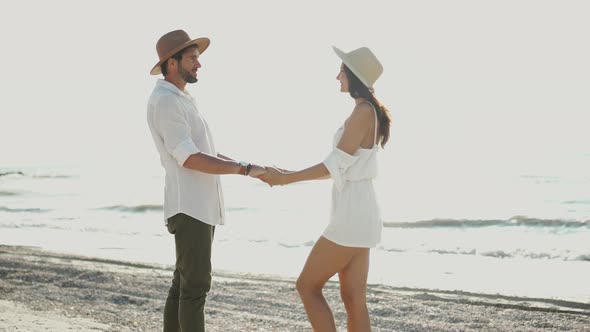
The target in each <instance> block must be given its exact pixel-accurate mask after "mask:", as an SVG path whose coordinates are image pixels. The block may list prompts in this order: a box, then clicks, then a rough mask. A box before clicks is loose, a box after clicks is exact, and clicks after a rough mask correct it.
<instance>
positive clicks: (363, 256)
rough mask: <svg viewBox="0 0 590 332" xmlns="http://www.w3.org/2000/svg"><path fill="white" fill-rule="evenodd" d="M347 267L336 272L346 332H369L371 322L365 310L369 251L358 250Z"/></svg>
mask: <svg viewBox="0 0 590 332" xmlns="http://www.w3.org/2000/svg"><path fill="white" fill-rule="evenodd" d="M359 250H361V251H360V252H357V254H356V255H354V256H353V257H352V259H351V260H350V262H349V263H348V265H346V266H345V267H344V269H342V270H341V271H340V272H338V277H339V278H340V295H341V296H342V302H344V307H345V308H346V314H347V327H348V332H369V331H371V321H370V319H369V310H368V309H367V275H368V274H369V249H368V248H364V249H360V248H359Z"/></svg>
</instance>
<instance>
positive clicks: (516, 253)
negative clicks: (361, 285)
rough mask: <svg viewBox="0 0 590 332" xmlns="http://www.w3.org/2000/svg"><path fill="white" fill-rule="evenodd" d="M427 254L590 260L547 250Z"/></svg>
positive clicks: (449, 250) (429, 251)
mask: <svg viewBox="0 0 590 332" xmlns="http://www.w3.org/2000/svg"><path fill="white" fill-rule="evenodd" d="M383 250H385V251H388V252H400V253H404V252H413V251H414V250H411V249H399V248H387V249H385V248H383ZM423 252H426V253H429V254H440V255H469V256H484V257H493V258H501V259H504V258H527V259H552V260H562V261H583V262H590V254H581V255H580V254H575V253H569V254H568V253H549V252H533V251H527V250H522V249H519V250H515V251H506V250H501V249H498V250H477V249H470V250H467V249H463V250H462V249H456V250H452V249H431V250H426V251H423Z"/></svg>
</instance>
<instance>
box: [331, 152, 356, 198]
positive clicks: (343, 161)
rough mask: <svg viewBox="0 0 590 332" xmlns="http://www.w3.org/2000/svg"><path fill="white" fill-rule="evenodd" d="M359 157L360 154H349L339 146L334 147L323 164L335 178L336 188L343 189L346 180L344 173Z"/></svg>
mask: <svg viewBox="0 0 590 332" xmlns="http://www.w3.org/2000/svg"><path fill="white" fill-rule="evenodd" d="M358 158H359V157H358V156H353V155H349V154H348V153H346V152H344V151H342V150H340V149H338V148H334V150H332V152H331V153H330V155H328V157H327V158H326V159H325V160H324V161H323V164H324V165H325V166H326V168H327V169H328V172H330V175H331V177H332V179H333V180H334V185H335V186H336V189H338V190H342V188H343V187H344V180H345V178H344V174H345V173H346V170H347V169H348V168H349V167H350V166H351V165H352V164H354V162H355V161H356V160H357V159H358Z"/></svg>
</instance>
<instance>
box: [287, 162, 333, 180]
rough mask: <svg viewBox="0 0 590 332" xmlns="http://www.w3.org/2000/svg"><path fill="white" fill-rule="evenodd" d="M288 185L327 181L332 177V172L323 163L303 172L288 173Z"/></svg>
mask: <svg viewBox="0 0 590 332" xmlns="http://www.w3.org/2000/svg"><path fill="white" fill-rule="evenodd" d="M284 176H285V180H286V183H285V184H290V183H295V182H301V181H308V180H319V179H327V178H329V177H330V172H328V169H327V168H326V166H325V165H324V164H323V163H319V164H317V165H314V166H311V167H308V168H306V169H303V170H301V171H297V172H292V173H287V174H285V175H284Z"/></svg>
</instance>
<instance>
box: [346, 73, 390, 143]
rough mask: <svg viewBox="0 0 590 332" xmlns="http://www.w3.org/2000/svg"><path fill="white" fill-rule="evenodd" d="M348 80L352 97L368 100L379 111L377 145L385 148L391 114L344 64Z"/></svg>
mask: <svg viewBox="0 0 590 332" xmlns="http://www.w3.org/2000/svg"><path fill="white" fill-rule="evenodd" d="M342 67H343V68H344V73H346V78H348V91H349V93H350V96H351V97H352V98H354V99H357V98H365V99H366V100H368V101H369V102H370V103H371V104H372V105H373V107H375V110H377V120H378V122H379V137H378V138H379V139H378V140H377V143H378V144H379V143H381V147H385V144H386V143H387V141H389V126H390V124H391V113H390V112H389V110H388V109H387V108H386V107H385V106H383V104H381V103H380V102H379V100H377V98H375V95H374V94H373V93H372V92H371V91H370V90H369V88H368V87H367V86H366V85H365V84H364V83H363V82H361V80H360V79H359V78H358V77H357V76H356V75H355V74H354V73H353V72H352V71H351V70H350V68H348V67H347V66H346V65H344V64H342Z"/></svg>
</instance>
